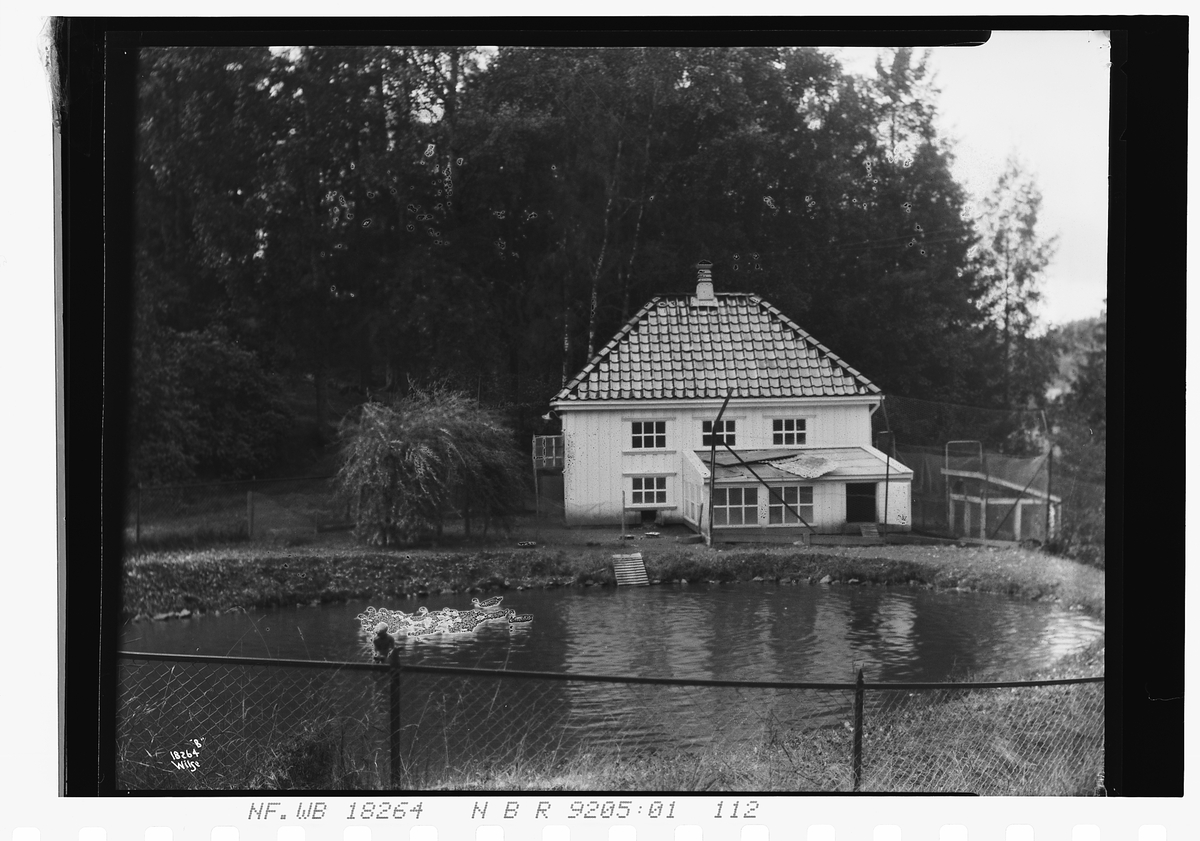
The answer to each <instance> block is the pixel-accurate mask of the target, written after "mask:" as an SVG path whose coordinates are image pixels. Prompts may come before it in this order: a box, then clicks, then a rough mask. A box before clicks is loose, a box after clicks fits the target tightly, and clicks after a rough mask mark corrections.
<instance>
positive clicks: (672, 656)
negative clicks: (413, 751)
mask: <svg viewBox="0 0 1200 841" xmlns="http://www.w3.org/2000/svg"><path fill="white" fill-rule="evenodd" d="M503 595H504V603H503V607H512V608H513V609H515V610H517V611H518V612H519V613H532V614H533V615H534V621H533V623H532V625H530V626H528V627H526V628H513V629H509V628H508V627H507V626H506V625H505V624H503V623H496V624H489V625H484V626H483V627H482V628H480V630H479V631H478V632H476V633H475V634H474V635H471V636H465V637H464V636H455V637H437V636H434V637H427V638H424V639H420V640H411V639H410V640H405V641H404V642H403V644H402V646H401V657H402V658H403V662H404V663H407V664H411V665H417V664H420V665H455V666H470V667H478V668H492V669H515V670H535V671H547V672H565V673H571V674H604V675H638V676H649V677H677V678H701V679H708V678H718V679H736V680H780V681H807V682H834V681H837V682H841V681H849V680H851V679H852V677H853V670H854V668H855V667H856V666H859V665H861V666H862V667H863V668H864V670H865V675H866V679H867V681H868V682H896V681H942V680H946V679H948V678H950V677H951V676H954V677H958V678H960V679H961V678H962V677H963V676H964V675H966V674H971V675H974V676H976V677H978V678H986V676H988V675H994V674H998V673H1002V672H1011V671H1014V670H1022V669H1026V668H1040V667H1044V666H1048V665H1050V664H1051V663H1053V662H1054V661H1056V660H1058V659H1059V658H1061V657H1063V656H1064V655H1067V654H1069V653H1071V652H1072V651H1075V650H1078V649H1081V648H1083V647H1084V646H1086V645H1087V644H1088V643H1090V642H1091V641H1093V640H1094V639H1096V638H1098V637H1099V636H1100V635H1101V634H1102V633H1103V630H1104V626H1103V623H1102V622H1101V621H1099V620H1097V619H1094V618H1092V617H1089V616H1087V615H1085V614H1082V613H1079V612H1072V611H1068V610H1065V609H1063V608H1061V607H1059V606H1057V605H1053V604H1046V603H1033V602H1025V601H1019V600H1016V599H1012V598H1009V597H1005V596H999V595H993V594H984V593H959V592H934V591H927V590H923V589H918V588H908V587H877V586H853V585H841V586H832V587H829V586H806V585H793V586H780V585H775V584H748V583H743V584H736V585H709V584H701V585H694V584H690V585H655V586H650V587H619V588H614V587H588V588H576V587H569V588H561V589H551V590H525V591H515V590H509V591H506V592H505V593H504V594H503ZM372 604H374V606H375V607H387V608H391V609H401V610H405V611H408V612H412V611H415V610H416V609H417V608H418V606H420V605H425V606H427V607H428V608H429V610H430V611H436V610H438V609H440V608H442V607H447V606H448V607H452V608H456V609H467V608H469V607H470V597H469V596H467V595H465V594H459V595H445V596H441V595H434V596H430V597H429V598H427V599H420V600H418V599H411V598H410V599H398V600H392V601H388V602H384V601H374V602H372ZM367 606H368V603H367V602H365V601H358V602H351V603H346V604H329V605H323V606H321V607H296V608H284V609H276V610H268V611H257V612H253V613H250V614H239V613H231V614H224V615H221V616H211V615H210V616H201V617H197V618H194V619H183V620H172V621H167V622H146V621H143V622H138V623H130V624H128V625H127V626H126V627H125V628H124V629H123V634H122V647H123V648H125V649H127V650H134V651H158V652H166V653H188V654H206V655H235V656H244V657H273V658H299V659H314V660H338V661H342V660H351V661H360V660H364V661H365V660H369V659H370V647H369V641H368V640H367V639H366V638H365V637H364V636H362V634H361V633H360V631H359V622H358V620H357V619H356V618H355V617H356V616H357V615H358V614H359V613H361V612H362V611H364V610H365V609H366V607H367Z"/></svg>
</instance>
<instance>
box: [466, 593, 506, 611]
mask: <svg viewBox="0 0 1200 841" xmlns="http://www.w3.org/2000/svg"><path fill="white" fill-rule="evenodd" d="M502 601H504V596H492V597H491V598H490V599H484V600H483V601H480V600H479V599H471V606H472V607H474V608H475V609H476V610H493V609H499V607H500V602H502Z"/></svg>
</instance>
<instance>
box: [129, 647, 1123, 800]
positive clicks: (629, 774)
mask: <svg viewBox="0 0 1200 841" xmlns="http://www.w3.org/2000/svg"><path fill="white" fill-rule="evenodd" d="M118 667H119V675H118V694H119V697H118V720H117V742H118V744H117V781H118V788H120V789H124V790H138V789H159V790H183V789H225V790H245V789H291V790H303V789H347V790H384V789H390V790H418V789H455V788H479V787H482V788H489V787H490V788H496V789H510V788H521V787H525V785H527V784H533V785H537V784H539V783H540V784H543V785H546V786H548V787H552V786H555V785H556V784H557V782H558V781H562V780H575V781H576V782H577V783H579V784H581V785H584V786H585V787H588V788H597V789H613V790H623V789H626V788H627V789H630V790H634V789H644V788H646V787H647V785H648V781H649V784H651V787H655V788H659V789H661V790H713V791H717V790H729V791H736V790H771V791H830V792H834V791H853V790H860V791H876V792H884V791H920V792H963V791H966V792H973V793H978V794H1059V795H1062V794H1088V793H1091V792H1092V791H1093V790H1094V787H1095V781H1096V779H1097V777H1098V775H1099V774H1100V773H1101V771H1102V769H1103V762H1104V693H1103V678H1102V677H1101V678H1087V679H1076V680H1066V681H1061V680H1060V681H1042V682H1035V683H1004V684H883V685H872V684H866V683H864V682H862V680H861V673H860V680H859V681H858V682H857V683H846V684H816V683H794V682H774V683H769V682H768V683H764V682H748V681H711V680H710V681H692V680H682V679H665V678H637V677H614V676H595V675H566V674H547V673H539V672H509V671H494V670H483V669H466V668H453V667H435V666H407V667H406V666H400V665H398V664H396V665H386V664H368V663H325V662H318V661H302V660H259V659H253V658H227V657H200V656H189V655H165V654H138V653H130V652H123V653H122V654H121V655H120V658H119V663H118Z"/></svg>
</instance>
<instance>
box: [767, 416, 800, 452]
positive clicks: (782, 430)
mask: <svg viewBox="0 0 1200 841" xmlns="http://www.w3.org/2000/svg"><path fill="white" fill-rule="evenodd" d="M807 439H808V421H807V420H806V419H805V418H775V420H773V421H771V443H772V444H774V445H776V446H783V447H794V446H797V445H803V444H805V443H807Z"/></svg>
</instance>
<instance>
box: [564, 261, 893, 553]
mask: <svg viewBox="0 0 1200 841" xmlns="http://www.w3.org/2000/svg"><path fill="white" fill-rule="evenodd" d="M711 267H712V264H711V263H709V262H708V261H702V262H701V263H699V264H698V266H697V269H698V274H699V277H698V280H697V284H696V294H695V295H694V296H693V295H677V296H659V297H656V298H654V299H652V300H651V301H650V302H649V303H647V304H646V305H645V306H644V307H642V309H641V310H640V311H639V312H638V313H637V314H636V315H635V316H634V317H633V318H632V319H630V320H629V322H628V323H627V324H626V325H625V326H624V327H623V328H622V329H621V330H620V332H618V333H617V335H616V336H614V337H613V339H612V341H610V342H609V343H608V344H607V345H606V346H605V347H604V348H603V349H602V350H600V352H599V353H597V354H596V355H595V356H594V357H593V358H592V360H591V361H590V362H588V364H587V365H586V366H585V367H584V369H583V370H582V371H580V372H579V374H578V375H577V376H576V377H575V378H574V379H573V380H571V381H570V382H569V383H567V385H566V386H564V387H563V389H562V390H561V391H560V392H559V393H558V394H557V395H555V397H554V399H553V401H552V402H551V408H552V409H553V410H554V411H555V412H557V413H558V415H559V417H560V418H561V419H562V433H563V435H562V442H561V444H562V449H561V453H562V466H563V501H564V513H565V517H566V521H567V524H568V525H585V524H616V523H620V522H622V518H624V519H625V521H626V522H633V521H639V522H655V523H686V524H687V525H689V526H691V527H692V528H693V529H695V530H697V531H700V532H704V533H708V532H709V530H710V528H711V529H714V530H715V534H717V535H718V536H719V539H720V540H723V541H733V540H738V539H743V540H764V539H765V540H770V539H787V540H789V541H792V540H796V539H798V537H799V538H806V539H811V538H812V537H814V536H817V535H835V534H836V535H840V534H851V533H853V534H859V533H860V531H861V529H860V525H867V524H879V523H887V526H888V529H889V530H893V531H894V530H908V528H909V526H910V510H911V509H910V500H911V495H910V490H911V485H912V475H913V474H912V471H911V470H910V469H909V468H907V467H905V466H904V465H902V464H900V463H899V462H897V461H895V460H894V459H890V458H888V457H887V456H885V455H884V454H883V453H882V452H880V451H879V450H877V449H875V448H874V447H873V446H872V445H871V415H872V414H873V413H874V412H875V411H876V410H878V408H879V405H880V401H881V395H880V391H879V389H878V388H877V387H876V386H875V385H873V384H872V383H871V382H870V381H869V380H868V379H867V378H866V377H864V376H863V375H862V374H860V373H859V372H858V371H856V370H854V369H853V368H851V367H850V366H849V365H847V364H846V363H845V362H844V361H843V360H842V359H841V358H840V357H838V356H837V355H836V354H834V353H833V352H832V351H830V350H829V349H828V348H827V347H825V346H824V345H822V344H821V343H820V342H818V341H817V340H816V339H814V338H813V337H812V336H810V335H808V334H807V333H806V332H804V331H803V330H801V329H800V327H798V326H797V325H796V324H795V323H793V322H792V321H791V320H790V319H788V318H787V317H786V316H785V315H783V313H781V312H779V310H777V309H775V307H773V306H771V305H770V304H769V303H767V302H766V301H764V300H763V299H762V298H760V297H759V296H757V295H754V294H748V293H726V294H714V292H713V282H712V270H711ZM727 399H728V403H727V404H726V400H727ZM723 406H724V411H723V413H722V407H723ZM718 416H719V418H718ZM555 443H557V442H555ZM556 449H557V448H556ZM868 529H869V526H868Z"/></svg>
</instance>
